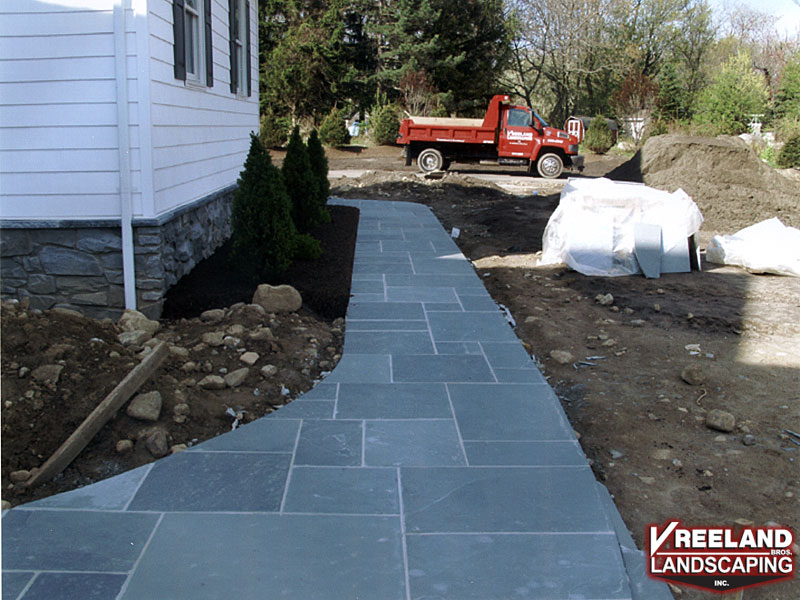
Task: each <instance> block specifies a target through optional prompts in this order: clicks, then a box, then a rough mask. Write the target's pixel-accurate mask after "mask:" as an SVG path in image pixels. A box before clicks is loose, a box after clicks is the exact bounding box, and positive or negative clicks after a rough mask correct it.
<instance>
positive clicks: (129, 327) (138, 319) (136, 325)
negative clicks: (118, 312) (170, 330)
mask: <svg viewBox="0 0 800 600" xmlns="http://www.w3.org/2000/svg"><path fill="white" fill-rule="evenodd" d="M117 324H118V325H119V326H120V328H122V330H123V331H147V332H149V333H150V337H152V336H153V334H155V332H156V331H158V330H159V329H160V328H161V323H159V322H158V321H153V320H151V319H148V318H147V317H146V316H144V315H143V314H142V313H140V312H139V311H138V310H131V309H126V310H125V312H124V313H122V316H121V317H120V318H119V321H118V322H117Z"/></svg>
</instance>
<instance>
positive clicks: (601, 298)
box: [594, 294, 614, 306]
mask: <svg viewBox="0 0 800 600" xmlns="http://www.w3.org/2000/svg"><path fill="white" fill-rule="evenodd" d="M594 301H595V302H597V303H598V304H599V305H601V306H611V305H612V304H614V296H612V295H611V294H597V296H595V297H594Z"/></svg>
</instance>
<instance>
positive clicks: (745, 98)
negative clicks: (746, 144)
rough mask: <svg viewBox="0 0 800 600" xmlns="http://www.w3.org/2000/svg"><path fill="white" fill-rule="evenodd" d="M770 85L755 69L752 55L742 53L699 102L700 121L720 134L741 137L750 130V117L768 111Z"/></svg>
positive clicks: (718, 76)
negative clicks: (739, 135) (768, 87)
mask: <svg viewBox="0 0 800 600" xmlns="http://www.w3.org/2000/svg"><path fill="white" fill-rule="evenodd" d="M767 97H768V94H767V86H766V83H765V82H764V78H763V76H762V75H761V74H760V73H758V72H757V71H755V70H754V69H753V67H752V63H751V59H750V55H749V53H748V52H746V51H740V52H739V53H738V54H737V55H736V56H733V57H731V58H730V59H729V60H728V61H727V62H726V63H725V64H724V65H723V66H722V68H721V69H720V70H719V72H718V73H717V74H716V76H715V77H714V80H713V82H712V83H711V85H709V86H708V87H707V88H706V89H705V90H703V92H702V94H701V96H700V98H699V100H698V112H697V115H696V120H697V121H698V122H699V123H701V124H705V125H710V126H712V127H713V129H714V130H716V131H717V132H718V133H721V134H725V135H738V134H740V133H746V132H747V131H748V124H749V122H750V118H751V117H750V115H753V114H764V112H765V111H766V109H767Z"/></svg>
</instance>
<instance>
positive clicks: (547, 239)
mask: <svg viewBox="0 0 800 600" xmlns="http://www.w3.org/2000/svg"><path fill="white" fill-rule="evenodd" d="M702 222H703V216H702V215H701V214H700V210H699V209H698V208H697V205H696V204H695V203H694V201H693V200H692V199H691V198H690V197H689V196H688V195H687V194H686V192H684V191H683V190H677V191H676V192H673V193H669V192H663V191H661V190H656V189H653V188H650V187H648V186H646V185H643V184H638V183H623V182H615V181H611V180H610V179H605V178H600V179H578V178H574V179H570V180H569V181H568V182H567V185H566V186H564V190H563V191H562V192H561V200H560V202H559V205H558V208H556V210H555V212H553V214H552V215H551V216H550V220H549V221H548V223H547V227H546V228H545V231H544V238H543V240H542V242H543V244H542V250H543V252H542V261H541V263H540V264H560V263H566V264H567V265H568V266H570V267H571V268H573V269H575V270H576V271H578V272H579V273H583V274H584V275H601V276H619V275H633V274H636V273H640V272H641V270H640V268H639V263H638V262H637V260H636V256H635V255H634V247H635V244H634V239H635V236H634V229H635V226H636V225H637V224H639V223H645V224H652V225H658V226H659V227H661V235H662V244H663V246H662V247H663V252H664V254H667V253H669V252H670V251H672V250H674V249H676V248H679V247H681V245H682V246H687V239H688V238H689V237H691V236H693V235H694V234H695V233H697V232H698V231H699V229H700V224H701V223H702Z"/></svg>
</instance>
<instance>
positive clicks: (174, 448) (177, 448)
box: [169, 444, 189, 454]
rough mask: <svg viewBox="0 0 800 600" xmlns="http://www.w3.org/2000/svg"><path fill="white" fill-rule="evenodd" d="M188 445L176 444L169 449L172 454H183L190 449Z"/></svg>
mask: <svg viewBox="0 0 800 600" xmlns="http://www.w3.org/2000/svg"><path fill="white" fill-rule="evenodd" d="M188 447H189V446H187V445H186V444H175V445H173V446H172V447H171V448H170V449H169V453H170V454H177V453H178V452H183V451H184V450H186V448H188Z"/></svg>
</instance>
